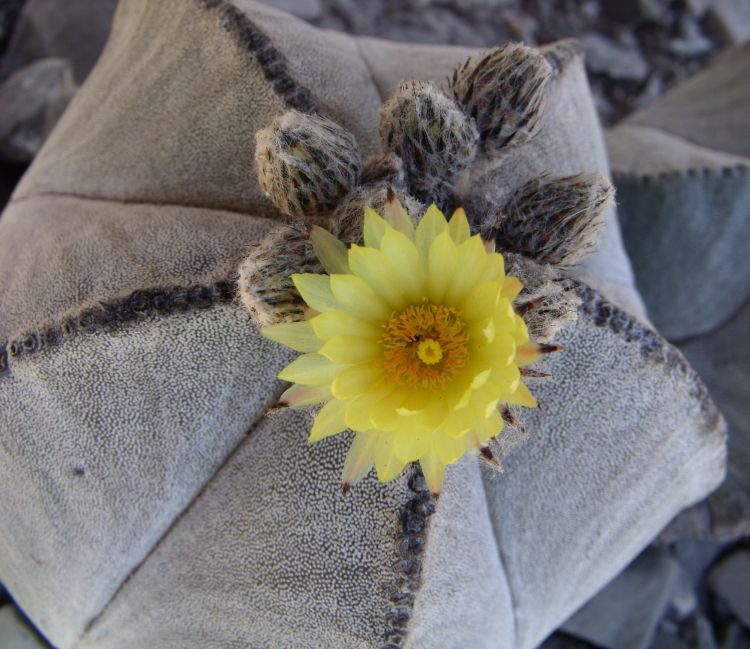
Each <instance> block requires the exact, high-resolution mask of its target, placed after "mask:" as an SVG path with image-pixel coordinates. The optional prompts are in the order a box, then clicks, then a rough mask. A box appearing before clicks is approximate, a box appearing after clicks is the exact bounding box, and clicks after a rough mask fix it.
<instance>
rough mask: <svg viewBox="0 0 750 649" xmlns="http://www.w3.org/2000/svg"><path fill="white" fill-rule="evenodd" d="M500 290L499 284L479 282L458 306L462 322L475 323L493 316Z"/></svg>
mask: <svg viewBox="0 0 750 649" xmlns="http://www.w3.org/2000/svg"><path fill="white" fill-rule="evenodd" d="M501 290H502V287H501V285H500V283H499V282H479V284H477V285H476V286H475V287H474V288H473V289H471V291H469V293H468V294H467V295H466V297H465V298H464V299H463V301H462V302H461V304H460V305H459V309H460V310H461V313H462V315H463V319H464V322H476V321H477V320H482V319H483V318H486V317H487V316H489V315H491V314H493V313H494V312H495V310H496V309H497V305H498V302H499V300H500V291H501Z"/></svg>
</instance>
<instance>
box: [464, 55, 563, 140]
mask: <svg viewBox="0 0 750 649" xmlns="http://www.w3.org/2000/svg"><path fill="white" fill-rule="evenodd" d="M551 77H552V67H551V66H550V64H549V62H548V61H547V60H546V59H545V58H544V56H542V54H541V53H539V52H538V51H537V50H535V49H532V48H530V47H526V46H525V45H521V44H520V43H513V44H510V45H506V46H505V47H501V48H495V49H493V50H491V51H490V52H489V54H487V55H486V56H485V57H484V58H483V59H481V60H480V61H479V62H478V63H476V64H472V60H471V59H469V60H467V61H466V63H464V64H463V66H461V67H460V68H458V69H456V71H455V72H454V73H453V79H452V80H451V90H452V91H453V96H454V97H455V98H456V101H458V103H459V104H461V105H462V106H463V107H464V110H465V111H466V113H467V114H468V115H471V117H473V118H474V119H475V120H476V124H477V129H478V130H479V137H480V139H481V142H482V147H483V148H484V149H485V151H486V152H490V151H492V150H497V149H500V148H502V147H505V146H509V145H511V144H512V145H518V144H522V143H523V142H526V141H527V140H529V139H530V138H532V137H533V136H534V135H536V133H537V132H538V130H539V126H540V125H541V116H542V110H543V108H544V97H545V95H544V93H545V89H546V87H547V82H548V81H549V80H550V78H551Z"/></svg>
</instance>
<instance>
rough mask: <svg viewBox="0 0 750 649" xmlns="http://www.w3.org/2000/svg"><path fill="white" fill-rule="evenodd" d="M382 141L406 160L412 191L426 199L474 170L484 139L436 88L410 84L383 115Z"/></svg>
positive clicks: (427, 84)
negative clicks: (434, 189) (427, 193)
mask: <svg viewBox="0 0 750 649" xmlns="http://www.w3.org/2000/svg"><path fill="white" fill-rule="evenodd" d="M380 137H381V139H382V140H383V142H384V143H385V146H386V148H387V149H388V150H390V151H393V152H394V153H395V154H396V155H398V156H399V157H400V158H401V159H402V160H403V163H404V170H405V172H406V175H407V178H408V181H409V185H410V187H412V188H413V189H418V190H421V193H425V191H429V190H430V189H431V188H432V187H433V186H435V185H438V184H444V183H446V182H449V181H450V180H451V179H452V178H453V177H454V176H456V175H457V174H459V173H460V172H461V171H463V170H464V169H466V168H467V167H468V166H469V165H470V164H471V162H472V160H473V159H474V156H475V154H476V147H477V141H478V137H479V135H478V133H477V129H476V127H475V126H474V123H473V122H472V120H470V119H469V118H468V117H467V116H466V115H465V114H464V113H463V111H462V110H461V107H460V106H458V105H457V104H456V102H455V101H453V99H451V98H450V97H448V96H447V95H446V94H445V93H443V92H442V91H441V90H439V89H438V88H437V87H435V85H433V84H432V83H422V82H418V81H409V82H406V83H402V84H401V85H400V86H399V88H398V90H397V91H396V94H395V95H393V97H391V98H390V99H389V100H388V101H387V102H386V103H385V104H383V106H382V108H381V109H380ZM415 194H416V195H419V193H418V192H415Z"/></svg>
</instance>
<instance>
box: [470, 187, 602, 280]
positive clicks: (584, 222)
mask: <svg viewBox="0 0 750 649" xmlns="http://www.w3.org/2000/svg"><path fill="white" fill-rule="evenodd" d="M613 197H614V190H613V189H612V185H611V184H610V182H609V181H608V180H607V179H606V178H604V176H602V175H601V174H599V173H593V174H590V173H586V174H577V175H575V176H552V175H549V174H545V175H542V176H539V177H537V178H533V179H531V180H529V181H528V182H527V183H525V184H524V185H522V186H521V187H520V188H519V189H517V190H516V191H514V192H513V193H512V194H511V195H510V196H509V198H508V200H507V202H506V203H505V205H504V206H503V207H502V208H501V209H500V210H499V212H497V213H496V214H495V215H491V216H489V217H488V218H486V220H485V222H484V223H481V224H480V232H481V233H482V236H483V238H485V239H494V240H495V242H496V245H497V246H498V248H499V249H501V250H511V251H515V252H520V253H522V254H524V255H526V256H527V257H530V258H532V259H535V260H536V261H539V262H544V263H548V264H555V265H558V266H570V265H572V264H575V263H577V262H578V261H580V260H581V259H582V258H583V257H584V256H585V255H586V254H588V253H589V252H591V250H592V249H593V247H594V246H595V245H596V242H597V240H598V237H599V233H600V232H601V229H602V227H603V226H604V217H605V215H606V214H607V212H608V210H609V209H610V208H611V207H612V202H613Z"/></svg>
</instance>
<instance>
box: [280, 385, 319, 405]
mask: <svg viewBox="0 0 750 649" xmlns="http://www.w3.org/2000/svg"><path fill="white" fill-rule="evenodd" d="M330 398H331V384H330V383H324V384H323V385H300V384H297V383H295V384H294V385H292V386H290V387H289V388H287V389H286V390H285V391H284V392H283V393H282V395H281V396H280V397H279V401H278V404H279V405H282V406H286V407H288V408H301V407H302V406H312V405H315V404H316V403H322V402H323V401H328V400H329V399H330Z"/></svg>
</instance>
